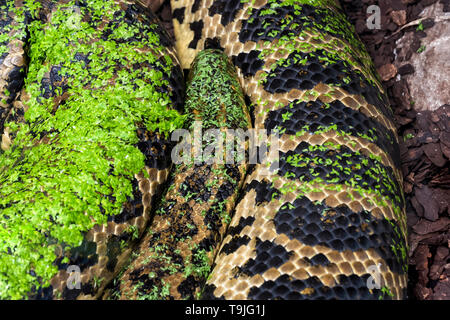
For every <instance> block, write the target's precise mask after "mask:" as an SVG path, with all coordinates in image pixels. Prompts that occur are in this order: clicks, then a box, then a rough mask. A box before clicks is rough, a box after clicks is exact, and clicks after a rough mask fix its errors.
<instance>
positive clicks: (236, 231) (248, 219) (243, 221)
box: [228, 216, 255, 236]
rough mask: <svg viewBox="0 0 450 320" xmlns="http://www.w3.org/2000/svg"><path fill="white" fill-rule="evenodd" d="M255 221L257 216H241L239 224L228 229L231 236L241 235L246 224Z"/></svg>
mask: <svg viewBox="0 0 450 320" xmlns="http://www.w3.org/2000/svg"><path fill="white" fill-rule="evenodd" d="M253 222H255V217H252V216H248V217H245V218H244V217H241V218H240V219H239V223H238V225H237V226H234V227H230V228H229V229H228V234H229V235H231V236H236V235H239V234H240V233H241V232H242V230H243V229H244V228H245V227H246V226H251V225H253Z"/></svg>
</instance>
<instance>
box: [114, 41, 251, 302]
mask: <svg viewBox="0 0 450 320" xmlns="http://www.w3.org/2000/svg"><path fill="white" fill-rule="evenodd" d="M186 86H187V94H186V95H187V97H186V98H187V99H186V104H185V111H186V114H187V115H189V119H188V120H187V121H186V125H187V129H189V130H190V132H191V136H193V137H194V139H195V126H194V121H201V124H202V130H203V131H205V132H207V130H211V129H217V130H220V132H222V133H223V134H224V135H225V137H226V133H227V130H228V129H233V130H235V129H242V130H246V129H247V128H248V126H249V125H250V116H249V113H248V111H247V107H246V105H245V102H244V95H243V93H242V90H241V88H240V84H239V81H238V79H237V75H236V72H235V70H234V67H233V65H232V63H231V61H230V60H229V59H228V57H226V56H225V55H224V53H223V52H221V51H220V50H205V51H202V52H200V53H199V54H198V56H197V57H196V60H195V61H194V63H193V66H192V68H191V71H190V75H189V78H188V81H187V85H186ZM218 132H219V131H218ZM191 139H192V138H191ZM185 142H187V141H185ZM191 143H192V140H191ZM204 147H205V148H206V147H207V144H205V146H204ZM189 148H191V147H189ZM204 150H206V149H204ZM199 151H201V150H199ZM219 152H222V154H223V161H222V162H224V163H223V164H219V163H215V162H213V163H211V164H208V163H205V162H204V161H197V162H198V163H195V162H194V158H195V159H197V160H198V156H197V155H196V150H195V149H194V148H192V152H191V156H190V157H188V158H187V159H185V160H184V161H183V162H181V163H180V164H178V165H177V167H176V169H175V170H174V171H173V173H172V181H171V182H170V187H169V190H168V192H167V194H166V195H165V198H164V200H163V201H162V203H161V204H160V206H158V208H157V210H156V214H155V217H154V220H153V222H152V225H151V227H150V228H149V231H148V234H146V235H145V236H144V237H143V239H142V241H141V243H140V245H139V247H138V248H137V250H136V255H137V256H136V257H135V259H134V260H133V261H132V262H131V264H130V266H129V267H128V268H126V269H125V271H124V272H123V274H122V275H121V276H120V277H118V279H117V283H116V285H115V288H113V290H112V293H111V295H109V296H108V297H109V298H112V299H122V300H129V299H133V300H134V299H154V300H156V299H158V300H160V299H164V300H169V299H195V298H197V297H198V295H199V294H200V289H201V288H202V287H203V285H204V283H205V281H206V278H207V276H208V274H209V271H210V266H211V264H212V261H213V259H214V257H215V254H216V253H217V248H218V245H219V244H220V242H221V240H222V239H223V235H224V233H225V230H226V227H227V226H228V223H229V221H230V214H231V212H232V210H233V209H234V205H235V201H236V198H237V194H238V191H239V190H240V188H241V187H242V184H243V182H244V177H245V170H246V167H247V166H246V164H245V162H244V161H242V162H238V161H237V160H238V159H236V161H233V163H228V164H227V162H225V158H226V154H230V153H231V150H230V149H225V150H223V151H219ZM214 156H216V155H214ZM202 158H203V160H205V159H207V157H205V154H203V157H202Z"/></svg>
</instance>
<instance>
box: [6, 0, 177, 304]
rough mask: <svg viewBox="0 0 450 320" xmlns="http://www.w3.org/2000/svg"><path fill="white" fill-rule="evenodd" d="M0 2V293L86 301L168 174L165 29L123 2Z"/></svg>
mask: <svg viewBox="0 0 450 320" xmlns="http://www.w3.org/2000/svg"><path fill="white" fill-rule="evenodd" d="M0 7H1V9H2V12H1V13H2V17H1V19H2V20H1V23H2V24H1V29H0V31H1V36H2V38H1V39H2V40H3V39H7V41H3V42H0V44H1V45H2V46H1V50H2V55H1V58H2V59H0V62H1V63H0V73H1V74H2V82H1V83H0V84H1V86H0V89H1V94H2V97H8V98H7V99H6V101H4V103H2V105H1V106H0V107H1V111H2V115H3V114H5V115H6V116H4V117H2V124H3V123H4V130H3V136H2V149H3V152H2V153H1V154H0V183H1V186H2V187H1V190H0V208H1V214H0V219H1V224H0V239H1V240H0V297H1V298H6V299H11V298H13V299H24V298H35V299H51V298H58V299H75V298H79V299H83V298H84V299H89V298H95V297H96V296H98V295H99V294H100V293H101V292H102V290H103V288H104V287H105V286H106V285H107V284H108V283H109V282H110V280H111V279H112V278H113V277H114V276H115V275H116V274H117V273H118V271H120V268H121V266H122V265H123V264H124V263H125V262H126V261H127V258H128V257H129V255H130V253H131V248H132V244H133V243H134V242H136V240H137V239H138V238H139V237H140V235H141V234H142V233H143V231H144V229H145V227H146V225H147V222H148V221H149V218H150V211H151V208H152V204H153V202H154V198H155V197H157V196H158V194H159V192H160V187H161V185H162V184H163V183H164V181H165V180H166V178H167V177H168V175H169V169H170V148H171V146H172V143H171V142H170V140H169V139H168V138H169V137H168V134H169V133H170V132H171V131H172V130H173V129H175V128H177V127H179V125H180V123H182V122H183V120H182V117H181V115H180V114H179V112H178V111H176V109H178V110H179V111H181V110H182V105H183V100H184V99H183V95H184V85H183V75H182V71H181V69H180V67H179V65H178V60H177V58H176V56H175V54H174V52H173V49H172V43H171V41H170V40H169V38H168V36H167V34H166V32H165V31H164V30H163V28H162V27H161V26H160V25H159V24H158V23H157V21H156V18H155V17H154V16H153V14H152V13H151V12H149V11H148V10H145V9H144V8H143V7H140V6H138V5H136V4H135V3H134V2H131V1H103V0H101V1H95V0H94V1H92V0H90V1H44V0H43V1H27V2H23V1H11V0H8V1H0ZM17 26H20V27H21V28H22V29H17ZM25 30H26V32H25ZM4 35H8V37H7V38H6V37H3V36H4ZM5 48H6V49H5ZM5 50H6V53H5V52H3V51H5ZM11 56H12V58H11ZM25 59H27V60H29V65H28V67H27V70H21V73H17V71H15V69H14V68H12V67H11V64H13V65H14V66H15V68H16V69H17V68H19V67H22V68H23V69H25V68H24V63H25ZM25 71H26V77H25V79H23V78H22V79H20V77H19V75H22V76H23V75H25ZM22 84H24V85H23V87H22ZM21 89H22V90H21ZM19 91H21V92H20V95H18V97H17V98H16V99H15V100H14V99H13V97H15V95H16V93H18V92H19ZM13 100H14V102H11V101H13ZM3 120H4V121H3ZM72 275H73V276H74V277H73V278H71V276H72Z"/></svg>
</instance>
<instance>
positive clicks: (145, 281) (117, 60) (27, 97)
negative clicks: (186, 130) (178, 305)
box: [0, 0, 407, 299]
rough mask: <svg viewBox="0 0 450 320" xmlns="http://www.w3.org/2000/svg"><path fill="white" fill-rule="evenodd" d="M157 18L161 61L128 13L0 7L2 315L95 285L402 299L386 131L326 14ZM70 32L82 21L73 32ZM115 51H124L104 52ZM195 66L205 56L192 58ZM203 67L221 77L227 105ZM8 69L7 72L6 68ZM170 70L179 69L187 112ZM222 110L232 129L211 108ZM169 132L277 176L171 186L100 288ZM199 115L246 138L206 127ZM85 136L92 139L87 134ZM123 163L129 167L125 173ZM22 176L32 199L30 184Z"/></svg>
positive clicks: (320, 2)
mask: <svg viewBox="0 0 450 320" xmlns="http://www.w3.org/2000/svg"><path fill="white" fill-rule="evenodd" d="M2 2H3V3H2ZM30 3H34V4H35V5H33V6H31V5H30ZM171 5H172V11H173V16H174V20H173V22H174V28H175V36H176V41H175V47H174V49H175V50H172V44H171V42H170V40H168V38H167V37H166V36H165V33H164V31H163V30H162V28H161V27H158V26H157V25H156V24H155V20H154V19H155V18H154V17H153V16H152V15H151V14H150V13H149V12H147V11H146V10H144V9H143V8H141V7H140V6H139V5H135V4H132V1H119V0H115V1H112V0H111V1H102V4H100V2H99V1H96V0H86V1H69V0H67V1H43V0H42V1H28V2H22V1H12V0H10V1H0V7H2V8H7V9H6V10H7V14H6V15H5V14H4V15H3V16H1V17H0V23H1V24H0V28H1V29H0V30H2V32H3V34H5V33H6V32H8V33H10V34H12V35H14V36H13V37H11V39H12V40H11V41H4V42H1V41H0V44H1V45H3V48H9V49H2V47H1V46H0V54H2V55H1V56H0V58H1V59H0V76H1V77H0V81H2V82H0V89H1V90H2V92H1V93H0V94H1V95H2V97H3V98H2V104H1V105H0V107H1V108H2V109H1V110H2V118H1V119H3V120H2V122H3V121H4V119H6V120H5V121H4V122H5V124H4V126H3V127H2V129H3V137H4V139H3V140H4V142H3V144H2V148H3V149H5V150H6V151H4V152H3V153H2V154H1V155H0V170H1V171H0V179H1V183H2V189H1V191H0V208H1V212H2V213H1V219H2V220H1V227H0V239H1V240H2V241H3V242H2V243H0V250H1V252H2V255H1V256H0V296H1V297H2V298H5V297H6V298H24V297H29V298H63V299H73V298H96V297H99V296H100V295H101V294H102V292H103V290H104V288H105V287H106V286H107V285H108V283H110V285H109V290H108V291H107V294H106V295H105V297H110V298H121V299H138V298H141V299H181V298H188V299H192V298H203V299H216V298H219V299H220V298H222V299H320V298H325V299H333V298H334V299H389V298H393V299H402V298H405V297H406V283H407V261H406V245H407V244H406V222H405V213H404V197H403V193H402V190H403V188H402V178H401V172H400V159H399V148H398V138H397V135H396V132H395V127H394V124H393V115H392V111H391V109H390V107H389V103H388V99H387V96H386V94H385V92H384V90H383V88H382V86H381V84H380V81H379V79H378V77H377V74H376V71H375V70H374V68H373V65H372V62H371V59H370V57H369V56H368V54H367V52H366V50H365V48H364V46H363V45H362V43H361V42H360V40H359V39H358V38H357V36H356V35H355V31H354V28H353V27H352V26H351V25H350V24H349V23H348V22H347V20H346V18H345V16H344V14H343V13H342V11H341V8H340V6H339V4H338V2H337V1H336V0H285V1H279V0H278V1H277V0H230V1H228V0H171ZM2 12H4V10H2ZM67 12H70V14H67ZM74 12H75V13H76V14H75V16H78V15H79V19H75V20H74V19H73V18H69V17H73V16H74ZM68 22H70V23H68ZM13 24H17V25H18V27H15V28H10V27H8V26H10V25H13ZM5 26H6V27H5ZM20 30H26V32H20ZM133 30H134V31H133ZM0 36H1V33H0ZM3 39H4V38H0V40H3ZM8 39H9V38H8ZM12 42H16V43H17V45H15V46H14V48H15V49H14V50H12V49H11V48H12V44H11V43H12ZM95 44H98V45H95ZM5 45H6V47H5ZM122 45H123V50H124V51H117V49H114V48H117V47H119V48H122ZM65 48H66V49H65ZM67 48H70V49H67ZM205 48H213V49H216V50H210V51H205V52H202V53H200V54H199V52H200V51H202V50H203V49H205ZM2 50H3V52H2ZM109 50H110V51H109ZM217 50H220V51H223V52H224V53H225V55H226V56H228V57H229V58H230V59H231V61H232V63H233V64H234V65H235V67H236V71H237V76H238V77H239V82H240V85H241V86H242V91H243V93H242V95H243V96H241V93H240V89H239V88H238V83H237V80H236V79H234V78H233V77H234V76H233V73H232V72H231V70H230V67H229V66H227V67H224V66H226V65H227V63H228V62H226V61H227V60H226V59H225V57H224V56H223V55H221V54H220V53H218V51H217ZM59 51H63V52H65V54H62V55H61V54H57V52H59ZM125 53H127V54H128V55H126V57H125V58H124V54H125ZM130 53H132V54H131V55H130ZM198 54H199V57H198V58H197V60H195V63H194V64H193V65H192V68H191V64H192V63H193V62H194V59H195V57H196V56H197V55H198ZM6 55H8V57H9V56H11V57H14V59H13V58H9V59H10V60H8V61H9V62H6V61H7V60H6V59H4V58H5V56H6ZM176 57H178V59H179V61H180V65H181V68H182V69H185V70H187V69H191V73H190V74H191V75H190V78H189V79H188V88H187V96H188V99H187V100H186V104H185V107H184V111H183V109H182V105H183V84H182V82H183V81H182V76H181V70H180V67H179V66H178V64H177V63H178V60H177V58H176ZM158 58H159V59H158ZM2 59H3V60H2ZM11 59H13V60H14V63H11V62H10V61H12V60H11ZM211 59H214V60H211ZM25 60H27V61H28V68H27V70H26V72H25V71H24V70H23V66H24V64H25ZM158 61H159V63H158ZM205 62H206V63H205ZM203 63H205V64H204V65H203ZM220 64H222V66H221V67H220V66H218V65H220ZM11 65H12V66H13V67H11ZM214 68H217V69H214ZM143 70H146V71H143ZM227 70H228V71H227ZM211 75H214V76H213V77H212V76H211ZM155 77H156V78H155ZM215 77H224V78H226V79H228V82H227V81H222V83H221V84H220V85H219V84H217V83H214V82H213V80H214V79H215ZM227 77H228V78H227ZM23 78H24V79H23ZM196 79H197V80H196ZM198 79H201V80H198ZM233 79H234V80H233ZM22 83H24V84H22ZM199 83H203V86H202V85H199ZM208 86H212V87H210V88H223V91H220V90H219V91H217V90H216V91H215V90H212V89H211V90H210V89H205V88H208ZM22 87H23V88H22ZM158 88H159V89H158ZM19 92H20V93H19ZM85 92H88V93H89V94H86V93H85ZM125 92H126V94H125ZM95 93H98V94H95ZM199 93H200V94H201V95H200V96H199ZM91 95H93V97H91ZM230 95H231V96H233V97H234V98H233V99H231V101H230V103H229V105H227V106H229V108H230V109H227V108H226V107H225V106H224V105H223V103H217V101H223V99H228V98H226V97H227V96H228V97H229V96H230ZM224 97H225V98H224ZM91 99H93V100H91ZM221 99H222V100H221ZM198 101H204V103H201V104H196V102H198ZM211 101H213V102H211ZM214 101H215V102H216V103H214ZM242 101H246V104H247V107H249V108H250V119H247V117H246V116H245V110H246V109H245V108H246V106H245V105H244V104H243V103H242ZM141 102H142V104H141ZM144 102H145V103H147V104H150V108H147V109H145V108H143V106H144ZM208 103H211V104H208ZM91 106H92V107H91ZM233 108H234V109H233ZM174 109H175V110H178V111H179V112H177V111H173V112H171V111H169V110H174ZM205 110H207V112H205ZM230 110H233V111H230ZM183 112H185V113H186V115H187V118H186V120H187V121H186V124H187V126H188V127H189V126H191V124H192V121H194V120H199V119H200V120H203V121H206V122H207V123H209V124H210V127H214V128H221V127H224V128H248V127H249V126H252V127H254V128H255V129H263V130H266V131H267V132H270V133H271V134H272V135H277V136H278V137H279V138H278V145H279V150H278V153H279V157H278V159H274V160H273V163H272V165H273V166H270V168H272V167H273V168H274V169H273V170H269V174H268V173H267V167H266V164H265V163H264V164H263V163H262V160H261V159H260V160H261V163H258V164H255V165H251V166H249V168H248V170H247V171H245V170H244V168H245V167H246V166H245V165H234V166H226V165H225V166H223V165H217V164H213V165H206V164H199V165H188V164H182V165H177V166H175V167H174V169H173V171H172V177H171V178H170V179H171V180H170V187H169V189H168V191H167V193H166V194H165V196H164V198H163V200H162V201H161V203H160V204H159V205H158V210H157V211H156V213H155V217H154V221H153V223H152V224H151V225H150V227H149V229H148V231H147V232H146V233H145V234H144V235H143V238H142V240H141V242H140V245H139V246H137V251H135V253H134V254H133V255H132V259H131V263H130V264H129V265H128V266H127V267H125V268H124V269H123V270H122V272H121V274H120V276H119V277H118V278H116V279H115V280H114V281H113V282H111V281H110V280H111V279H112V278H113V277H114V276H115V275H117V273H118V272H119V271H120V269H121V267H122V266H124V265H125V264H126V261H127V260H128V257H129V256H130V253H131V250H132V247H133V243H134V242H136V241H133V238H136V239H135V240H137V239H138V238H140V235H141V234H142V233H143V230H144V228H145V225H146V224H147V221H148V220H149V219H150V208H151V206H152V196H155V195H156V194H158V191H159V189H160V188H159V187H158V186H159V185H161V184H162V183H163V182H164V181H165V179H166V178H167V176H168V172H169V168H170V155H169V151H170V149H171V147H172V146H173V144H171V143H170V142H169V141H168V139H166V137H167V136H164V135H163V134H165V133H170V132H171V131H172V130H174V129H176V128H179V127H181V125H182V119H184V117H183V116H181V115H180V114H179V113H183ZM135 113H136V114H137V115H136V114H135ZM209 113H212V114H214V115H216V117H220V116H221V117H222V120H223V119H226V117H227V116H228V115H229V114H231V113H234V114H237V115H239V117H238V118H239V119H247V120H246V122H245V121H244V122H239V123H233V124H232V125H231V126H230V122H223V121H222V122H221V121H214V122H208V121H209V120H211V119H210V118H209V117H208V114H209ZM17 115H19V116H17ZM79 115H82V116H81V117H80V116H79ZM106 115H110V117H109V116H106ZM84 117H86V119H84ZM105 117H106V118H105ZM216 117H212V118H213V119H215V120H217V119H216ZM115 121H117V122H115ZM122 121H127V122H126V123H125V122H122ZM78 123H80V126H77V125H78ZM87 123H91V124H94V127H95V128H97V127H96V126H98V128H99V130H98V131H95V130H94V129H93V130H86V129H85V128H84V129H83V126H82V125H86V124H87ZM112 123H113V124H112ZM125 124H127V125H128V127H126V128H127V130H128V131H127V130H125ZM72 126H73V127H74V129H73V130H72V129H71V128H72ZM119 128H120V129H123V130H124V131H127V132H128V133H127V134H126V133H124V134H122V133H121V130H119ZM134 128H136V129H137V130H136V129H134ZM191 129H192V128H191ZM66 130H67V131H68V133H67V135H65V133H64V132H66ZM223 130H225V129H223ZM69 131H70V132H69ZM105 132H106V133H105ZM110 132H111V134H110ZM131 132H133V133H134V134H132V133H131ZM75 133H78V135H75ZM71 134H73V136H72V135H71ZM104 135H106V137H104ZM75 136H76V139H75ZM96 139H99V140H96ZM3 140H2V141H3ZM114 141H116V142H117V143H114ZM119 141H120V143H119ZM108 142H111V143H108ZM143 146H145V147H143ZM91 147H92V148H91ZM260 147H262V146H260ZM109 148H111V149H109ZM109 151H111V152H109ZM137 151H141V153H140V154H141V155H144V156H141V158H139V157H138V152H137ZM128 153H130V154H131V155H135V158H133V161H131V160H129V161H128V162H127V160H125V159H128V157H129V155H128ZM99 155H100V156H99ZM96 157H97V158H99V159H100V160H99V161H88V160H89V159H94V158H95V159H96ZM144 158H145V159H144ZM61 159H62V160H61ZM77 159H78V160H79V161H80V164H81V163H84V162H81V161H87V163H88V164H89V165H86V166H85V165H83V166H80V165H77V164H76V163H74V162H75V161H78V160H77ZM122 161H125V163H126V164H125V163H123V162H122ZM134 161H136V163H139V164H140V165H136V164H135V163H134ZM91 162H92V165H91ZM33 165H35V166H36V167H37V168H38V169H39V170H41V171H39V170H34V171H33V170H30V167H31V166H33ZM79 167H81V168H83V170H84V171H81V173H82V174H81V177H80V178H79V179H67V180H63V181H58V183H54V182H52V181H54V180H55V177H56V176H57V174H58V177H59V178H60V175H61V170H62V172H63V176H64V177H66V176H67V177H71V176H73V172H74V171H76V170H78V168H79ZM116 167H118V168H116ZM144 167H145V168H146V169H147V171H148V172H149V175H144V174H142V170H143V169H144ZM47 168H49V169H48V170H47ZM108 168H109V171H108V170H105V169H108ZM130 168H131V169H130ZM276 168H277V169H276ZM125 169H128V170H125ZM47 172H48V176H47V175H45V174H46V173H47ZM41 173H42V174H41ZM32 174H34V175H35V176H32V177H33V178H35V179H37V180H36V181H37V182H35V183H32V184H30V181H31V180H29V179H28V178H27V177H28V176H29V175H32ZM71 174H72V175H71ZM133 175H134V176H135V177H136V180H133ZM244 175H245V176H244ZM111 177H114V178H111ZM122 178H123V179H122ZM244 178H245V183H243V182H244ZM27 179H28V180H27ZM52 179H53V180H52ZM33 181H35V180H33ZM3 185H5V186H6V187H3ZM241 185H242V188H241V187H240V186H241ZM66 186H67V187H66ZM79 186H85V187H84V188H83V187H79ZM132 186H134V189H133V188H132ZM70 188H71V189H70ZM224 190H225V191H224ZM18 191H20V192H21V193H22V194H21V196H14V195H16V194H17V193H18ZM57 195H61V196H57ZM49 199H51V201H50V200H49ZM58 201H59V202H58ZM58 203H59V206H58ZM72 203H73V204H74V205H73V208H74V209H78V211H72V210H73V208H72V206H71V205H72ZM55 204H56V205H55ZM38 205H39V206H38ZM13 214H14V215H16V216H17V217H19V219H15V216H14V215H13ZM35 216H38V217H43V218H42V219H41V220H35V219H34V218H33V217H35ZM228 216H229V217H231V221H229V219H228ZM80 217H86V218H84V219H81V218H80ZM88 217H91V218H93V220H95V221H89V219H88ZM106 217H109V218H108V220H109V221H108V222H107V225H103V226H100V223H101V222H105V221H104V220H106ZM119 217H120V218H119ZM24 218H25V221H26V223H24V222H19V220H20V221H23V220H24ZM27 219H28V220H27ZM102 219H103V220H102ZM36 223H38V224H36ZM77 223H81V226H80V227H76V226H75V227H74V224H77ZM95 223H98V225H97V226H96V227H94V228H92V227H93V225H94V224H95ZM228 223H229V226H228V227H227V225H228ZM53 226H57V227H58V228H56V227H55V228H54V227H53ZM132 226H135V228H133V227H132ZM60 228H62V230H63V231H59V230H60ZM20 230H23V231H20ZM11 235H12V236H11ZM42 244H45V245H44V246H42ZM80 244H81V245H80ZM37 248H39V250H38V249H37ZM41 248H42V249H41ZM66 248H67V249H66ZM33 250H36V251H37V252H38V253H39V254H35V253H33V252H32V251H33ZM64 257H67V258H64ZM43 258H45V259H43ZM19 259H22V260H19ZM17 261H20V262H22V264H23V267H22V268H18V270H19V271H17V272H16V271H14V272H13V271H11V268H8V264H11V263H16V264H18V262H17ZM69 265H81V266H82V277H81V280H82V285H81V289H79V290H76V289H75V290H74V289H72V290H69V289H67V278H68V274H67V272H66V270H67V268H68V266H69ZM210 268H211V269H212V270H211V272H210V273H209V270H210ZM374 278H377V281H376V282H377V283H376V285H375V286H373V285H371V284H373V279H374ZM49 284H51V286H50V287H49V286H48V285H49Z"/></svg>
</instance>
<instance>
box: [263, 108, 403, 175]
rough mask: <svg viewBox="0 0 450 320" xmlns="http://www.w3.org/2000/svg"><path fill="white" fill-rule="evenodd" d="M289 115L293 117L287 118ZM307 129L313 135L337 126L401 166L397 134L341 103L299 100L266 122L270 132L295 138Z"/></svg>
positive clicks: (270, 115)
mask: <svg viewBox="0 0 450 320" xmlns="http://www.w3.org/2000/svg"><path fill="white" fill-rule="evenodd" d="M287 114H290V116H289V117H286V115H287ZM306 125H308V131H309V132H314V131H317V130H319V129H321V128H320V127H329V126H332V125H336V126H337V131H343V132H345V133H348V134H350V135H352V136H355V137H358V136H359V135H365V136H367V137H369V138H370V139H371V140H372V142H373V143H374V144H376V145H377V146H378V147H380V149H382V150H384V151H385V152H387V153H388V155H390V157H391V159H392V161H393V162H394V165H395V166H396V167H397V168H398V169H399V168H400V166H401V161H400V153H399V147H398V144H397V142H396V140H395V134H394V133H393V132H392V131H391V130H389V129H387V128H386V127H385V126H383V125H382V124H381V123H379V122H378V121H376V120H374V119H372V118H369V117H367V116H366V115H364V114H363V113H361V112H359V111H357V110H353V109H352V108H349V107H346V106H345V105H344V104H343V103H342V102H340V101H338V100H336V101H333V102H331V103H329V104H326V105H325V104H324V103H323V102H321V101H320V100H316V101H309V102H304V101H299V100H295V101H293V102H292V103H291V104H289V105H287V106H285V107H282V108H280V109H277V110H273V111H270V112H269V114H268V116H267V119H266V121H265V122H264V128H265V129H266V130H273V129H275V128H276V129H278V130H279V131H282V130H283V131H284V133H286V134H291V135H295V134H296V133H297V132H298V131H300V130H302V129H303V128H304V127H305V126H306Z"/></svg>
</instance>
